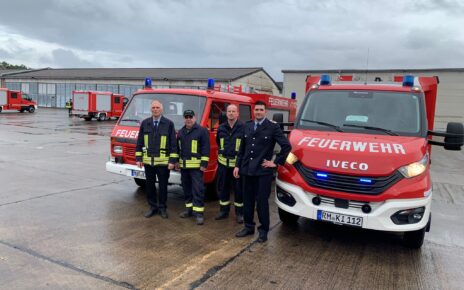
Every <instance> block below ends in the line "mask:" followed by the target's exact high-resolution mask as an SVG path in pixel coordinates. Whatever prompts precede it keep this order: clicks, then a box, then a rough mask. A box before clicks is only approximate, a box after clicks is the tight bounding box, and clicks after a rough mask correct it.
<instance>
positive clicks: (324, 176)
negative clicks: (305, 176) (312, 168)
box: [316, 172, 329, 178]
mask: <svg viewBox="0 0 464 290" xmlns="http://www.w3.org/2000/svg"><path fill="white" fill-rule="evenodd" d="M316 176H317V177H320V178H327V177H329V176H328V175H327V173H322V172H317V173H316Z"/></svg>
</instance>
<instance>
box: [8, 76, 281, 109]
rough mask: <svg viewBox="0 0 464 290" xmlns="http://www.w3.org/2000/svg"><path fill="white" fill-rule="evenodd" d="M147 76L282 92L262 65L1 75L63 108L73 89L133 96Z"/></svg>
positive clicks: (167, 82)
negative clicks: (212, 82)
mask: <svg viewBox="0 0 464 290" xmlns="http://www.w3.org/2000/svg"><path fill="white" fill-rule="evenodd" d="M146 77H151V78H152V79H153V87H155V88H194V89H203V88H206V86H207V80H208V79H209V78H213V79H215V80H216V85H222V86H223V87H227V86H242V89H243V90H244V91H247V92H258V93H266V94H273V95H281V89H279V86H278V84H277V83H276V82H275V81H274V79H272V77H271V76H270V75H269V74H268V73H267V72H266V71H265V70H264V69H263V68H79V69H52V68H45V69H37V70H29V71H12V72H3V74H0V80H1V82H2V86H3V87H7V88H9V89H12V90H21V91H23V92H24V93H27V94H29V96H31V97H32V99H33V100H36V101H37V103H38V105H39V106H41V107H57V108H64V106H65V104H66V101H67V100H69V99H71V97H72V91H74V90H93V91H109V92H113V93H117V94H122V95H125V96H127V97H130V96H131V95H132V93H134V92H135V91H136V90H138V89H140V88H142V87H143V84H144V80H145V78H146Z"/></svg>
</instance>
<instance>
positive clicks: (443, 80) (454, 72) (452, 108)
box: [282, 68, 464, 127]
mask: <svg viewBox="0 0 464 290" xmlns="http://www.w3.org/2000/svg"><path fill="white" fill-rule="evenodd" d="M282 73H283V75H284V78H283V79H284V85H283V95H284V96H285V97H290V96H291V93H292V92H296V94H297V100H298V105H300V104H301V102H302V100H303V99H304V97H305V85H306V77H307V76H309V75H313V76H318V75H322V74H328V75H330V76H331V78H332V80H337V79H340V78H344V77H345V78H346V77H348V78H352V80H353V81H367V82H374V81H387V82H391V81H393V80H394V77H395V76H404V75H414V76H438V78H439V80H440V84H439V85H438V99H437V108H436V120H437V122H438V123H441V126H440V127H443V125H444V124H445V123H446V122H464V68H441V69H438V68H436V69H409V70H406V69H388V70H368V71H366V70H282Z"/></svg>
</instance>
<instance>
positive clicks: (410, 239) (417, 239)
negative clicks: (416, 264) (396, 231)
mask: <svg viewBox="0 0 464 290" xmlns="http://www.w3.org/2000/svg"><path fill="white" fill-rule="evenodd" d="M424 237H425V228H423V229H420V230H417V231H412V232H405V233H404V235H403V244H404V245H405V246H406V247H408V248H411V249H420V247H422V245H423V244H424Z"/></svg>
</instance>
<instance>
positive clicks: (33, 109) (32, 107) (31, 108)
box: [27, 106, 35, 114]
mask: <svg viewBox="0 0 464 290" xmlns="http://www.w3.org/2000/svg"><path fill="white" fill-rule="evenodd" d="M27 111H28V112H29V113H31V114H32V113H34V112H35V108H34V106H29V108H28V109H27Z"/></svg>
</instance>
